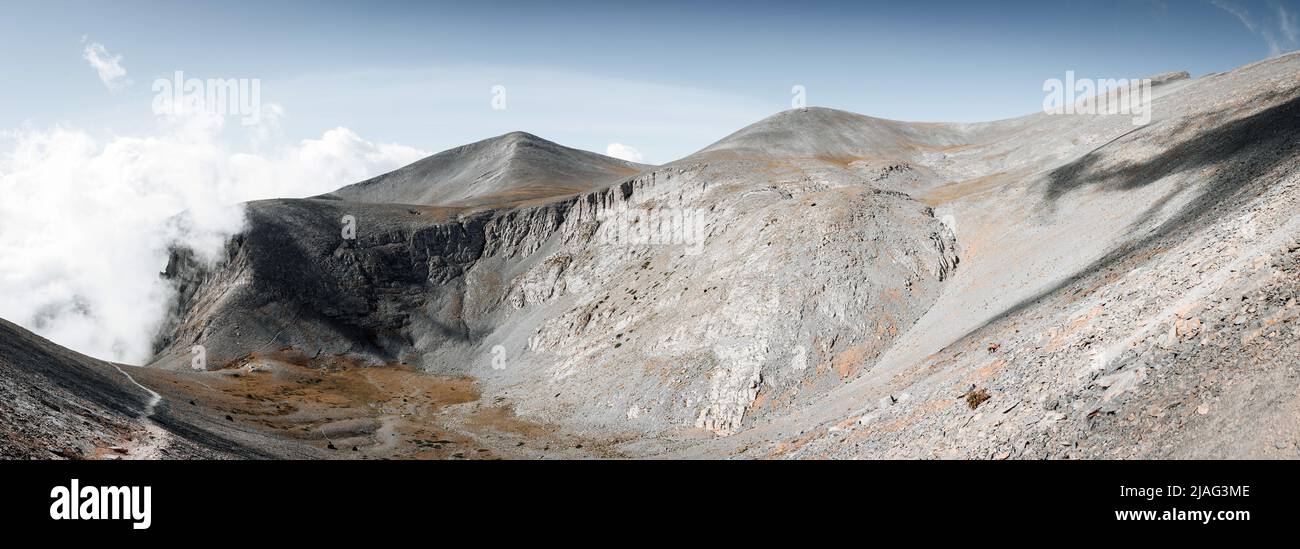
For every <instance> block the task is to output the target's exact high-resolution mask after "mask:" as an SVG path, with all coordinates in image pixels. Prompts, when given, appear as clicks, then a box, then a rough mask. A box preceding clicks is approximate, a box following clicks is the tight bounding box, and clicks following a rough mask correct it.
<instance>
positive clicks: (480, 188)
mask: <svg viewBox="0 0 1300 549" xmlns="http://www.w3.org/2000/svg"><path fill="white" fill-rule="evenodd" d="M646 167H647V166H644V165H641V164H636V163H633V162H626V161H623V160H619V159H616V158H610V157H608V156H604V155H600V154H596V153H591V152H587V151H582V150H578V149H571V148H568V147H565V146H562V145H558V144H555V143H552V142H550V141H547V140H545V139H542V138H540V137H537V136H535V135H532V134H528V133H524V132H512V133H508V134H505V135H502V136H498V137H493V138H491V139H485V140H483V141H479V142H476V143H471V144H469V145H465V146H462V147H457V148H455V149H451V150H448V151H443V152H440V153H438V154H435V155H433V156H430V157H428V158H425V159H423V160H420V161H418V162H415V163H414V164H411V165H409V166H406V167H404V168H400V169H398V170H395V171H392V172H389V173H386V174H384V175H381V176H378V177H375V178H372V179H368V180H366V181H362V182H360V183H356V184H353V185H348V186H346V187H343V188H341V189H339V190H337V191H334V192H332V193H329V194H327V195H324V196H323V198H338V199H340V200H345V201H352V202H369V203H394V204H419V205H424V206H479V205H489V204H496V205H502V204H513V203H519V202H525V201H529V200H538V199H547V198H553V197H557V196H564V195H572V194H576V193H580V192H584V191H590V190H593V189H597V188H600V187H602V186H608V185H609V184H610V183H612V182H613V181H614V180H616V179H618V178H619V177H626V176H629V175H632V174H635V173H637V172H639V171H641V170H643V169H645V168H646Z"/></svg>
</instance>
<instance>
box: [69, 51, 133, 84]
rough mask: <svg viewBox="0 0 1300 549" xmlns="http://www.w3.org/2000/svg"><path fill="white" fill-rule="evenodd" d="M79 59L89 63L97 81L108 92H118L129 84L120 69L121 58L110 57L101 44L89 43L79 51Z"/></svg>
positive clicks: (116, 56)
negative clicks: (97, 77) (96, 76)
mask: <svg viewBox="0 0 1300 549" xmlns="http://www.w3.org/2000/svg"><path fill="white" fill-rule="evenodd" d="M81 57H82V58H83V59H85V60H86V61H87V62H89V63H90V66H91V68H94V69H95V72H96V73H99V81H100V82H103V83H104V86H105V87H107V88H108V89H109V90H110V91H119V90H121V89H122V88H125V87H126V86H127V85H129V84H130V83H131V81H130V80H127V78H126V69H124V68H122V56H121V55H112V54H110V53H108V50H107V49H105V48H104V45H103V44H100V43H98V42H91V43H89V44H86V46H85V48H84V49H82V51H81Z"/></svg>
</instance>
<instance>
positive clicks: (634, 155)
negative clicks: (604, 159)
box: [605, 143, 644, 163]
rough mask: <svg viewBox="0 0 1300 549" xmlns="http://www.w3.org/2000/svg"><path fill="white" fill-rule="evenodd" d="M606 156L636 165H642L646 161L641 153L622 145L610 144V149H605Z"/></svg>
mask: <svg viewBox="0 0 1300 549" xmlns="http://www.w3.org/2000/svg"><path fill="white" fill-rule="evenodd" d="M605 156H612V157H614V158H617V159H619V160H626V161H628V162H636V163H640V162H641V161H642V160H643V159H644V156H642V154H641V151H638V150H636V149H635V148H633V147H631V146H628V145H624V144H622V143H610V144H609V146H608V147H605Z"/></svg>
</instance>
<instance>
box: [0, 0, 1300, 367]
mask: <svg viewBox="0 0 1300 549" xmlns="http://www.w3.org/2000/svg"><path fill="white" fill-rule="evenodd" d="M1298 12H1300V0H1233V1H1231V2H1229V1H1227V0H1183V1H1179V0H1126V1H1121V0H1097V1H1093V2H1089V3H1087V5H1086V7H1083V6H1078V5H1072V4H1070V3H1065V2H1050V3H1049V2H1027V1H1019V0H1011V1H1006V2H968V1H931V2H925V1H911V2H893V1H890V2H871V1H863V0H858V1H853V2H819V1H815V0H813V1H799V2H794V1H788V0H787V1H781V2H764V1H750V2H743V3H741V2H727V1H710V2H698V1H689V2H679V1H676V0H659V1H653V2H633V1H619V2H609V1H603V2H595V1H590V2H579V1H567V2H566V1H553V2H500V1H491V0H476V1H473V2H465V1H457V2H433V1H424V2H382V1H370V2H340V1H333V0H314V1H310V2H297V1H285V2H273V1H258V2H244V1H239V0H226V1H222V2H202V1H186V2H144V1H132V0H119V1H115V2H66V1H60V0H42V1H33V2H12V1H4V2H3V4H2V5H0V13H3V14H4V15H3V16H0V51H3V52H4V54H3V55H0V73H3V74H5V75H6V77H5V79H4V81H3V83H0V197H3V201H2V202H0V318H5V319H7V320H10V321H14V322H17V323H19V324H20V325H23V326H24V327H27V328H29V329H33V330H35V331H37V332H38V333H40V334H41V335H44V336H46V337H49V338H51V339H53V340H55V341H56V342H59V343H63V344H65V345H68V346H71V347H72V348H74V349H76V350H79V351H82V352H87V353H90V354H92V355H94V356H98V357H101V358H109V359H113V360H120V361H127V362H140V361H142V360H145V359H146V358H147V357H148V355H149V335H150V333H151V328H150V327H151V326H156V325H157V323H158V322H159V321H160V320H161V318H162V315H163V311H164V310H165V308H166V304H167V299H169V296H170V295H171V289H170V288H169V287H168V286H167V285H166V284H164V283H162V282H161V281H159V280H158V277H157V273H158V271H160V270H161V269H162V268H163V267H164V266H165V265H166V257H167V256H166V247H167V246H168V245H169V244H171V243H174V242H177V241H180V242H184V243H186V244H187V245H191V246H193V247H195V248H196V249H199V250H200V251H203V252H204V253H209V254H212V255H214V256H215V254H216V251H217V249H218V248H219V247H220V243H221V241H222V240H223V239H224V238H225V237H227V236H229V235H230V234H232V233H233V232H236V231H238V230H239V229H240V227H242V222H243V220H242V219H243V218H242V210H240V209H239V207H238V206H236V204H237V203H238V202H240V201H245V200H252V199H259V198H271V197H301V196H310V195H314V194H319V193H323V192H327V191H329V190H332V189H334V188H337V187H339V186H342V185H344V184H348V183H352V182H355V181H359V180H361V179H365V178H367V177H370V176H373V175H377V174H379V173H382V172H384V171H388V170H391V169H395V168H397V167H400V166H402V165H404V164H406V163H409V162H412V161H414V160H417V159H419V158H421V157H423V156H427V155H429V154H432V153H434V152H437V151H441V150H445V149H448V148H451V147H455V146H458V145H462V144H466V143H470V142H473V141H477V140H480V139H484V138H488V137H492V136H496V135H500V134H504V133H507V132H510V131H516V130H522V131H527V132H530V133H534V134H537V135H539V136H541V137H544V138H547V139H550V140H552V141H556V142H559V143H561V144H564V145H568V146H572V147H577V148H582V149H587V150H592V151H596V152H602V153H607V154H612V155H617V156H619V157H620V158H625V159H630V160H635V161H640V162H646V163H666V162H669V161H672V160H674V159H677V158H680V157H683V156H686V155H689V154H690V153H692V152H694V151H697V150H699V149H701V148H704V147H705V146H707V145H709V144H710V143H712V142H714V141H716V140H718V139H721V138H723V137H725V136H726V135H728V134H730V133H731V132H734V131H736V130H738V129H740V128H742V127H744V126H745V125H748V124H750V123H753V122H756V121H758V120H760V119H762V118H764V117H766V116H768V115H771V114H774V113H776V112H779V111H781V110H785V109H788V108H790V107H791V106H792V99H794V96H795V93H794V90H795V89H796V87H798V89H801V90H803V92H802V97H804V98H805V100H806V104H807V105H810V106H825V107H834V108H839V109H845V110H850V111H854V112H858V113H862V114H868V115H872V116H879V117H884V118H892V119H900V120H914V121H953V122H975V121H985V120H995V119H1001V118H1009V117H1014V116H1021V115H1026V114H1030V113H1032V112H1035V111H1037V110H1040V109H1041V108H1042V104H1043V95H1044V91H1043V83H1044V82H1045V81H1046V80H1049V79H1057V78H1063V77H1064V75H1065V73H1066V71H1074V72H1075V73H1076V74H1077V75H1078V76H1079V77H1081V78H1094V79H1103V78H1116V79H1119V78H1141V77H1145V76H1149V75H1153V74H1156V73H1161V72H1167V71H1175V70H1186V71H1189V72H1190V73H1192V75H1193V76H1199V75H1204V74H1207V73H1211V72H1218V71H1225V70H1229V69H1232V68H1234V67H1238V66H1241V65H1244V64H1247V63H1250V62H1253V61H1257V60H1261V59H1265V58H1268V57H1271V56H1275V55H1279V54H1281V53H1285V52H1288V51H1293V50H1296V49H1297V24H1296V14H1297V13H1298ZM178 73H179V74H180V82H181V85H180V86H176V85H174V84H171V83H172V82H175V81H176V80H177V78H176V77H177V74H178ZM187 79H197V80H195V82H199V83H201V84H206V83H210V82H212V81H214V80H227V79H228V80H230V81H232V82H237V83H242V84H243V85H244V86H245V87H244V88H237V89H238V90H239V92H238V93H237V94H236V97H237V99H239V100H238V101H233V102H221V101H216V100H214V98H213V97H212V96H202V95H200V99H201V101H200V102H199V103H195V104H191V103H187V102H186V101H179V102H174V103H172V102H169V101H168V100H170V99H173V98H176V97H178V96H179V95H181V94H180V93H179V92H180V91H181V90H183V89H184V87H185V81H186V80H187ZM160 82H161V84H160ZM160 86H161V87H160ZM169 86H170V88H169ZM254 86H255V87H254ZM177 88H179V90H178V89H177ZM185 97H186V98H187V99H189V98H190V96H188V95H185ZM196 105H197V106H196ZM181 212H185V215H186V218H185V219H186V220H185V221H184V222H183V223H181V222H177V221H176V218H175V217H174V216H176V215H177V214H178V213H181Z"/></svg>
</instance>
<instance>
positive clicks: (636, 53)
mask: <svg viewBox="0 0 1300 549" xmlns="http://www.w3.org/2000/svg"><path fill="white" fill-rule="evenodd" d="M992 4H993V3H983V2H964V1H958V2H949V1H934V2H922V1H918V2H862V1H859V2H815V1H813V2H789V1H783V2H746V3H729V2H673V1H657V2H640V3H638V2H492V1H476V2H446V3H438V2H389V3H385V2H365V3H346V2H335V1H313V2H239V1H225V2H211V3H204V2H184V3H175V2H169V3H161V2H139V1H124V2H112V3H105V2H97V3H89V2H86V3H81V2H60V1H41V2H30V3H22V5H21V6H13V5H11V6H9V7H8V8H7V9H6V12H7V13H6V16H5V17H4V18H3V19H0V48H3V51H5V52H7V53H6V54H5V55H3V56H0V71H3V73H4V74H6V75H8V76H7V78H6V79H5V80H6V85H5V86H4V88H5V89H4V101H0V128H14V127H18V126H21V125H23V124H27V125H30V126H34V127H49V126H51V125H55V124H73V125H75V126H77V127H79V128H83V129H86V130H89V131H97V132H118V133H122V132H134V131H141V130H142V129H143V128H144V127H145V126H147V125H149V124H151V123H152V120H151V117H150V112H149V104H150V103H149V102H150V99H151V98H152V96H153V93H152V91H151V90H150V83H151V82H152V81H153V80H154V79H155V78H158V77H169V76H170V75H171V74H172V72H173V71H175V70H182V71H184V72H185V74H186V76H187V77H191V76H192V77H198V78H259V79H261V81H262V86H263V91H262V101H264V102H270V103H274V104H276V105H279V106H281V107H283V109H284V114H285V117H284V120H283V124H282V131H283V136H284V137H285V138H287V139H291V140H292V139H302V138H308V137H313V136H320V135H321V133H322V132H324V131H326V130H328V129H330V128H333V127H337V126H342V127H346V128H350V129H351V130H354V131H356V132H357V133H358V134H360V135H361V136H364V137H365V138H367V139H371V140H376V141H379V142H395V143H401V144H403V145H408V146H411V147H416V148H419V149H422V150H441V149H445V148H448V147H451V146H455V145H458V144H462V143H466V142H470V141H474V140H476V139H480V138H483V137H487V136H491V135H496V134H500V133H504V132H507V131H511V130H525V131H530V132H533V133H537V134H539V135H542V136H543V137H547V138H550V139H553V140H556V141H559V142H562V143H565V144H568V145H572V146H577V147H581V148H586V149H591V150H597V151H602V152H603V150H604V148H605V146H606V145H607V144H608V143H610V142H621V143H626V144H628V145H631V146H633V147H635V148H637V149H639V150H640V151H641V152H642V153H643V154H644V156H645V159H646V160H647V161H653V162H665V161H669V160H672V159H674V158H677V157H680V156H683V155H685V154H689V153H690V152H693V151H694V150H697V149H699V148H702V147H704V146H705V145H707V144H708V143H710V142H711V141H713V140H715V139H717V138H720V137H722V136H724V135H726V134H727V133H729V132H731V131H734V130H736V129H738V128H739V127H741V126H743V125H745V124H747V123H749V122H753V121H756V120H757V119H759V118H761V117H763V116H766V115H768V114H771V113H773V112H776V111H779V110H782V109H784V108H788V107H789V104H790V103H789V102H790V89H791V87H792V86H793V85H796V84H798V85H803V86H805V88H806V89H807V90H808V102H809V103H810V104H812V105H821V106H829V107H836V108H843V109H848V110H852V111H855V112H860V113H864V114H870V115H875V116H882V117H887V118H897V119H907V120H946V121H979V120H989V119H997V118H1005V117H1011V116H1018V115H1022V114H1027V113H1029V112H1032V111H1034V110H1036V109H1037V108H1039V106H1040V105H1041V101H1042V90H1041V88H1042V82H1043V81H1044V80H1045V79H1048V78H1058V77H1061V76H1062V75H1063V73H1064V72H1065V71H1066V70H1074V71H1076V72H1077V73H1079V74H1080V75H1081V76H1094V77H1099V78H1100V77H1114V78H1126V77H1141V76H1146V75H1150V74H1153V73H1157V72H1163V71H1168V70H1188V71H1190V72H1192V73H1193V74H1194V75H1197V74H1204V73H1208V72H1214V71H1221V70H1226V69H1230V68H1233V67H1236V66H1239V65H1242V64H1245V63H1248V62H1251V61H1255V60H1259V59H1262V58H1265V57H1268V56H1269V55H1270V53H1272V52H1271V51H1270V45H1269V42H1268V41H1269V40H1272V41H1273V42H1274V43H1275V44H1277V47H1278V48H1280V49H1281V50H1283V51H1286V50H1292V49H1295V46H1296V44H1295V43H1294V34H1292V35H1291V40H1290V41H1288V39H1287V33H1286V29H1285V26H1284V25H1283V24H1282V20H1283V16H1282V13H1290V14H1292V17H1294V13H1295V12H1297V11H1300V9H1298V6H1297V5H1296V0H1286V1H1275V0H1261V1H1248V0H1237V1H1235V2H1231V3H1229V2H1226V1H1219V2H1218V4H1221V5H1222V6H1219V5H1214V4H1212V3H1211V1H1209V0H1206V1H1190V0H1189V1H1178V0H1166V1H1149V0H1145V1H1144V0H1128V1H1107V0H1101V1H1095V2H1090V3H1088V4H1087V5H1086V6H1077V5H1072V4H1070V3H1057V2H1051V3H1049V2H1020V1H1010V2H1002V3H997V6H996V7H991V5H992ZM1228 8H1233V9H1231V10H1230V9H1228ZM1234 10H1236V11H1239V12H1240V13H1242V14H1248V15H1246V17H1248V18H1249V26H1248V24H1247V23H1246V22H1245V21H1244V20H1243V19H1240V18H1238V16H1237V15H1235V14H1234ZM1292 21H1294V19H1292ZM1291 30H1292V32H1294V24H1292V26H1291ZM1266 34H1271V35H1272V37H1271V38H1269V37H1268V36H1266ZM87 42H91V43H98V44H102V45H103V46H104V48H105V51H106V52H107V53H108V54H109V55H113V56H121V62H120V64H121V66H122V67H123V68H124V69H125V70H126V71H127V77H126V78H127V79H129V80H130V81H131V83H130V84H129V85H127V86H125V88H124V89H122V90H120V91H117V92H110V91H109V90H107V89H106V87H105V86H104V85H102V84H101V83H100V81H99V80H98V78H97V76H96V73H95V72H94V70H93V69H91V68H90V67H89V66H88V64H87V62H86V60H85V59H83V55H82V53H83V48H84V46H85V44H86V43H87ZM498 84H500V85H503V86H505V87H506V90H507V95H506V97H507V108H506V109H505V110H503V111H495V110H492V109H491V108H490V89H491V87H492V86H494V85H498Z"/></svg>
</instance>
